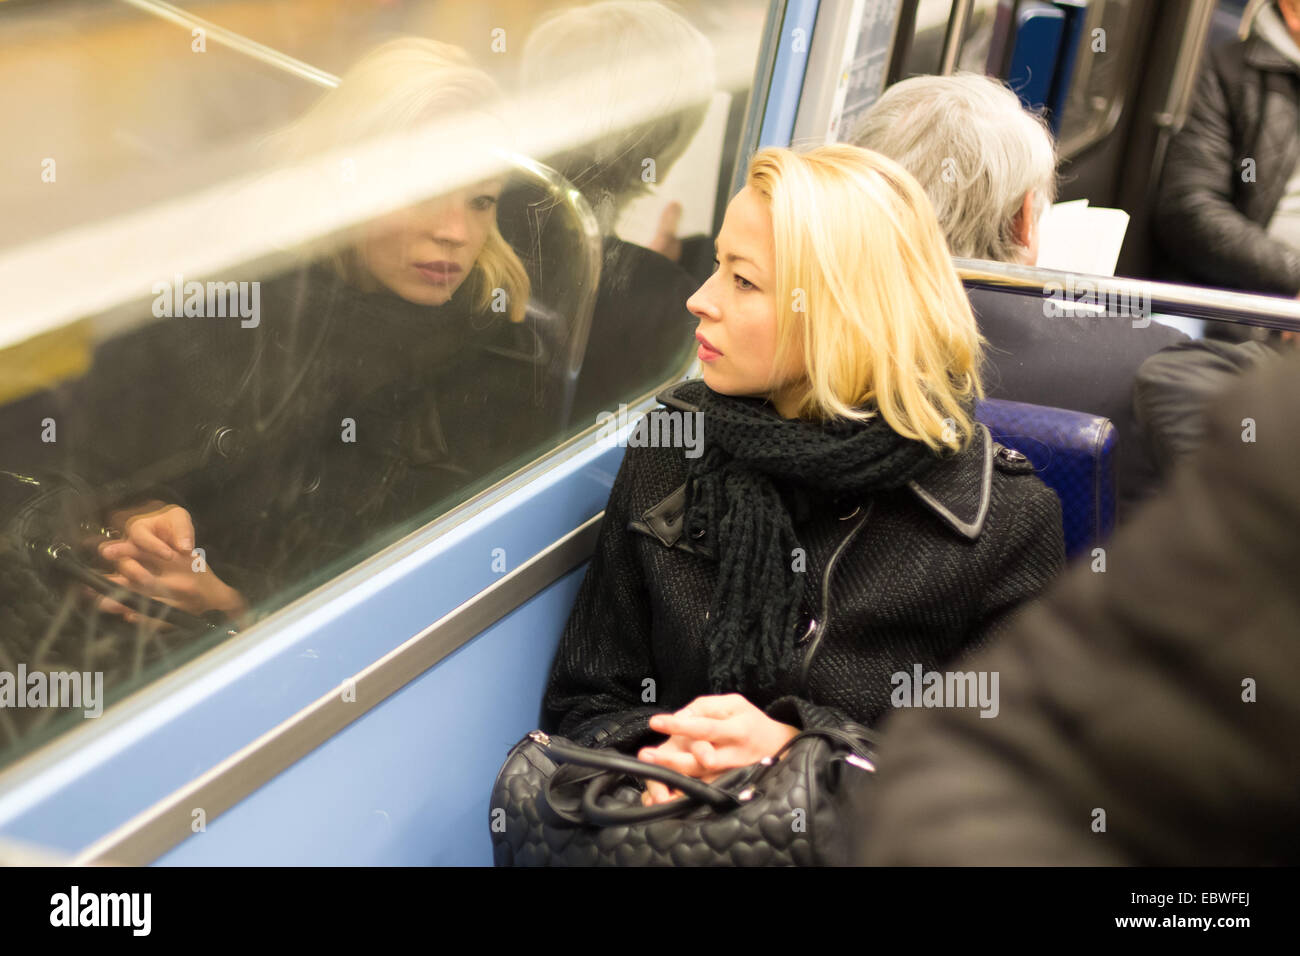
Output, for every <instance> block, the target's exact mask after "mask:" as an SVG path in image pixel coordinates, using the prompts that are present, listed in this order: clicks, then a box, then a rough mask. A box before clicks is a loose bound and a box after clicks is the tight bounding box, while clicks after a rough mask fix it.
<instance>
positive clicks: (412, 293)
mask: <svg viewBox="0 0 1300 956" xmlns="http://www.w3.org/2000/svg"><path fill="white" fill-rule="evenodd" d="M503 187H504V183H503V182H502V181H501V180H498V179H489V180H484V181H483V182H480V183H475V184H474V185H471V186H466V187H465V188H463V189H458V190H456V191H455V192H452V193H449V194H447V195H446V196H439V197H438V198H436V199H430V200H428V201H427V202H422V203H419V204H418V205H415V206H410V207H408V208H406V209H400V210H398V211H396V212H392V213H389V214H388V215H387V216H383V217H382V218H380V219H376V220H375V221H374V222H372V223H370V225H369V226H368V227H367V228H366V231H365V233H364V235H363V237H362V240H361V244H360V253H361V261H362V263H363V264H364V265H365V267H366V269H367V270H368V271H369V273H370V274H371V275H372V276H373V277H374V278H375V280H376V281H377V282H379V284H380V285H382V286H384V288H386V289H388V290H389V291H390V292H392V293H393V294H394V295H397V296H400V297H401V298H403V299H405V300H406V301H407V302H413V303H415V304H417V305H442V304H443V303H444V302H446V301H447V300H448V299H450V298H451V297H452V295H453V294H455V292H456V290H457V289H458V288H460V285H461V283H462V282H464V281H465V279H466V278H468V276H469V274H470V270H472V269H473V268H474V263H475V261H477V259H478V257H479V253H480V252H482V251H483V244H484V243H485V242H487V237H488V235H489V233H490V232H491V230H492V228H493V226H494V225H495V224H496V219H497V200H498V199H500V197H501V190H502V188H503Z"/></svg>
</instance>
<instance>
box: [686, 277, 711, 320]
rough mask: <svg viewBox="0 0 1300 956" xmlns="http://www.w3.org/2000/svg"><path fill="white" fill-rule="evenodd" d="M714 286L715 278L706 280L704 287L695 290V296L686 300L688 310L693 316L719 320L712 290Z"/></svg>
mask: <svg viewBox="0 0 1300 956" xmlns="http://www.w3.org/2000/svg"><path fill="white" fill-rule="evenodd" d="M712 284H713V277H712V276H710V277H709V278H708V279H706V280H705V282H704V285H702V286H700V287H699V288H698V289H696V290H695V294H694V295H692V296H691V297H690V298H689V299H687V300H686V310H687V311H688V312H690V313H691V314H692V315H695V316H698V317H699V318H701V319H717V318H718V307H717V306H716V305H714V304H713V296H712V294H711V292H712V289H711V288H710V287H711V286H712Z"/></svg>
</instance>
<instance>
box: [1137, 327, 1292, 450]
mask: <svg viewBox="0 0 1300 956" xmlns="http://www.w3.org/2000/svg"><path fill="white" fill-rule="evenodd" d="M1280 356H1281V353H1279V352H1278V351H1277V350H1276V349H1273V348H1271V347H1269V346H1268V345H1265V344H1264V343H1263V342H1219V341H1215V340H1214V339H1199V340H1197V341H1195V342H1184V343H1182V344H1180V345H1177V346H1175V347H1173V348H1169V349H1165V350H1164V351H1162V352H1157V353H1156V354H1155V355H1153V356H1151V357H1150V358H1149V359H1147V360H1146V361H1145V362H1143V363H1142V367H1141V368H1139V369H1138V376H1137V384H1136V385H1135V386H1134V389H1133V411H1134V414H1135V415H1136V416H1137V423H1138V427H1139V428H1140V429H1141V431H1142V435H1143V437H1144V442H1143V443H1144V444H1145V445H1146V446H1147V447H1148V448H1150V450H1151V454H1152V456H1153V457H1154V459H1155V461H1156V463H1157V465H1158V466H1159V468H1160V471H1161V472H1162V473H1163V474H1168V473H1170V472H1171V471H1173V469H1174V465H1175V464H1177V462H1178V461H1179V460H1180V459H1184V458H1186V457H1187V456H1189V455H1191V454H1192V453H1193V452H1195V451H1196V450H1197V449H1198V448H1199V447H1200V446H1201V444H1202V442H1203V441H1204V438H1205V415H1206V413H1207V412H1209V411H1211V410H1213V408H1214V405H1215V402H1216V400H1217V399H1218V398H1219V397H1220V396H1222V395H1223V393H1224V392H1226V391H1228V390H1229V389H1230V388H1232V386H1233V385H1235V384H1236V383H1237V381H1238V380H1239V379H1240V378H1241V377H1242V375H1244V374H1245V373H1246V372H1249V371H1250V370H1251V369H1254V368H1257V367H1258V366H1260V365H1263V364H1265V363H1267V362H1275V361H1277V360H1278V359H1279V358H1280Z"/></svg>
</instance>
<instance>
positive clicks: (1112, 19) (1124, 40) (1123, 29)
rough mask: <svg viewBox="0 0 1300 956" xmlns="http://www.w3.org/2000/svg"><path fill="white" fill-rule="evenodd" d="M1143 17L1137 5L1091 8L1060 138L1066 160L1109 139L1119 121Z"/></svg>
mask: <svg viewBox="0 0 1300 956" xmlns="http://www.w3.org/2000/svg"><path fill="white" fill-rule="evenodd" d="M1142 13H1143V11H1142V10H1140V9H1138V4H1136V3H1134V2H1133V0H1093V2H1092V3H1090V4H1088V6H1087V10H1086V14H1085V17H1084V24H1083V30H1082V31H1081V35H1080V37H1079V41H1078V42H1079V50H1078V56H1076V57H1075V60H1074V69H1073V76H1071V77H1070V78H1069V84H1070V85H1069V92H1068V93H1067V95H1066V99H1065V107H1064V109H1063V110H1062V112H1061V122H1060V129H1059V133H1058V137H1057V138H1058V141H1059V144H1060V145H1059V147H1058V151H1059V153H1060V155H1061V156H1062V158H1064V159H1069V158H1071V157H1073V156H1077V155H1078V154H1079V153H1080V152H1082V151H1083V150H1085V149H1087V148H1088V147H1089V146H1091V145H1093V144H1094V143H1097V142H1099V141H1100V140H1103V139H1105V138H1106V137H1107V136H1108V135H1109V134H1110V132H1111V130H1113V129H1114V128H1115V124H1116V123H1117V122H1118V121H1119V117H1120V114H1121V112H1122V111H1123V109H1124V84H1125V82H1126V80H1127V76H1128V74H1127V72H1126V71H1127V70H1128V69H1129V67H1128V64H1130V63H1132V61H1133V56H1134V53H1135V51H1136V49H1137V44H1138V42H1139V40H1140V37H1139V36H1138V35H1137V34H1138V31H1137V30H1136V29H1135V27H1136V25H1137V23H1138V22H1139V19H1140V17H1141V15H1142Z"/></svg>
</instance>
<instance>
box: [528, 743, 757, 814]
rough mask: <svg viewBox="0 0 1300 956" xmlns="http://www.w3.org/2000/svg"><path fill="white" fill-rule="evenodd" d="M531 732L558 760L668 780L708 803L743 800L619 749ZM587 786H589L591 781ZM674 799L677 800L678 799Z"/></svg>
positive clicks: (732, 803) (731, 804) (727, 804)
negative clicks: (582, 743) (589, 745)
mask: <svg viewBox="0 0 1300 956" xmlns="http://www.w3.org/2000/svg"><path fill="white" fill-rule="evenodd" d="M529 736H530V737H532V738H533V740H535V741H537V743H539V744H540V745H541V746H542V747H543V748H544V749H545V750H546V752H547V753H548V754H549V755H550V756H551V757H552V759H554V760H555V761H556V762H557V763H568V764H576V765H577V766H580V767H591V768H593V769H596V770H606V771H613V772H615V773H618V774H626V775H628V776H631V777H641V778H644V779H646V780H657V781H659V782H660V783H664V784H667V785H668V786H670V787H672V788H673V789H674V790H680V791H681V792H682V793H684V794H686V796H687V797H688V798H690V799H691V800H693V801H696V802H699V803H707V804H708V805H709V806H711V807H718V808H721V807H734V806H737V805H739V804H740V802H741V801H740V800H739V799H737V798H736V797H735V796H733V795H732V794H730V793H728V792H727V791H726V790H723V789H721V788H719V787H715V786H713V785H712V784H709V783H705V782H704V781H703V780H697V779H695V778H694V777H688V776H686V774H684V773H678V772H677V771H676V770H669V769H668V768H667V767H661V766H659V765H658V764H653V763H646V762H645V761H644V760H638V759H637V758H636V757H628V756H626V755H624V754H621V753H619V752H618V751H616V750H596V749H592V748H590V747H579V746H578V745H576V744H571V743H568V742H566V741H562V740H557V739H556V738H554V737H550V736H548V735H546V734H543V733H541V732H540V731H534V732H533V733H532V734H529ZM588 789H590V785H589V787H588ZM673 802H674V803H676V802H677V801H673Z"/></svg>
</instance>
